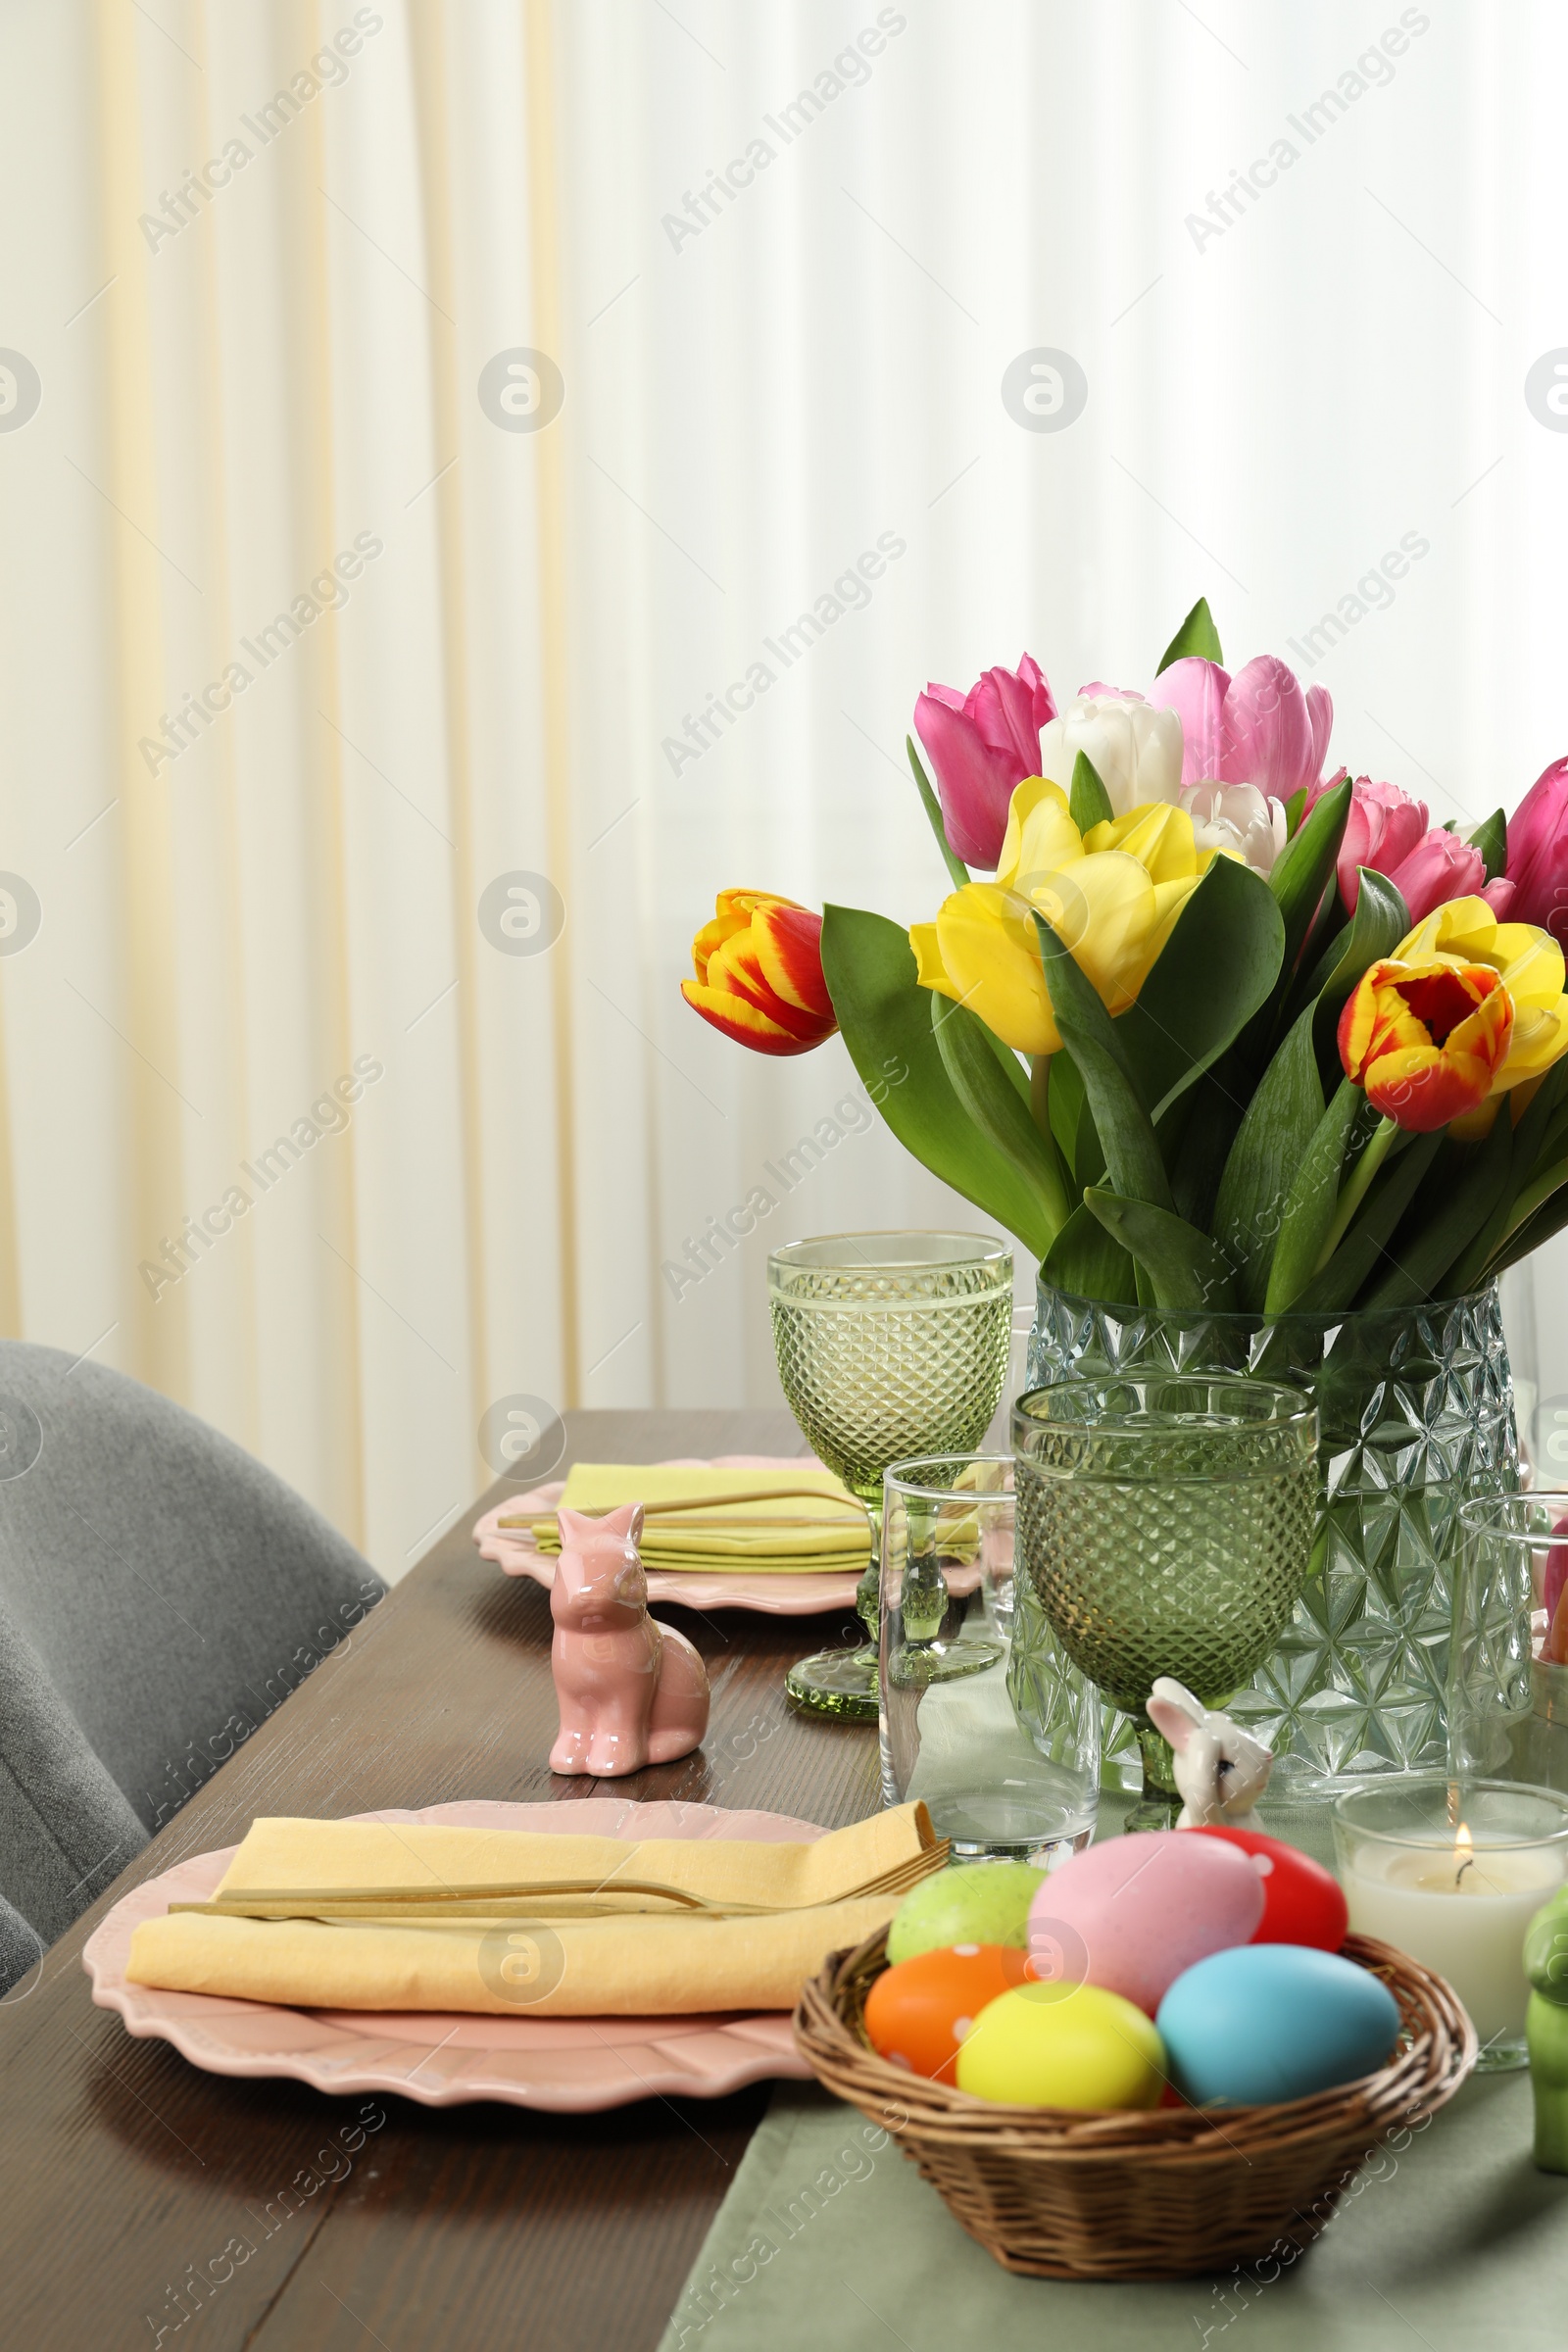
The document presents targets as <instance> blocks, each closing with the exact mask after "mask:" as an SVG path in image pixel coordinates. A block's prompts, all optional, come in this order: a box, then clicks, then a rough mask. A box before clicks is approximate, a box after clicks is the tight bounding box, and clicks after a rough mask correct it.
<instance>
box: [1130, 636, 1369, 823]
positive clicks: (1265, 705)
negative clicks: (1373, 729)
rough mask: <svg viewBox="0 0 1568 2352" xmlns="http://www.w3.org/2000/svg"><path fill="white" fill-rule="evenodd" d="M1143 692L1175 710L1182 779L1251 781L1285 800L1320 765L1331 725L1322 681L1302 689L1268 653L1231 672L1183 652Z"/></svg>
mask: <svg viewBox="0 0 1568 2352" xmlns="http://www.w3.org/2000/svg"><path fill="white" fill-rule="evenodd" d="M1149 699H1150V701H1151V702H1152V703H1154V704H1157V705H1158V707H1159V708H1160V709H1161V710H1165V711H1179V712H1180V713H1181V722H1182V746H1183V749H1182V782H1183V783H1184V784H1201V783H1205V782H1209V781H1212V782H1214V783H1217V784H1255V785H1256V786H1257V788H1258V790H1259V791H1260V792H1266V793H1267V794H1268V795H1269V796H1270V798H1271V799H1273V800H1276V801H1288V800H1289V799H1290V798H1291V796H1292V794H1293V793H1297V792H1299V791H1300V789H1301V787H1302V786H1303V785H1311V784H1315V783H1316V782H1317V779H1318V777H1319V776H1320V775H1321V774H1322V772H1323V760H1324V758H1325V755H1326V754H1327V752H1328V748H1329V733H1330V730H1331V729H1332V727H1333V725H1334V705H1333V703H1332V701H1331V700H1330V698H1329V691H1328V688H1327V687H1326V686H1309V687H1308V688H1307V689H1306V691H1305V692H1304V693H1303V692H1302V690H1301V686H1300V683H1299V680H1298V678H1297V676H1296V674H1295V672H1294V671H1293V670H1290V669H1288V668H1287V667H1286V665H1285V663H1284V662H1281V661H1279V660H1277V659H1276V657H1275V656H1274V655H1273V654H1259V655H1258V656H1257V658H1256V659H1255V660H1254V661H1251V662H1248V664H1247V666H1246V668H1245V669H1240V670H1238V671H1237V673H1236V675H1235V677H1234V678H1233V677H1232V676H1231V675H1230V673H1229V671H1228V670H1223V669H1221V667H1220V666H1219V663H1218V662H1205V661H1204V660H1203V658H1202V656H1201V654H1187V655H1184V656H1183V658H1182V660H1181V661H1179V662H1172V663H1171V665H1170V667H1169V669H1162V670H1161V671H1160V673H1159V676H1158V677H1157V678H1156V679H1155V680H1154V683H1153V685H1152V687H1151V688H1150V690H1149Z"/></svg>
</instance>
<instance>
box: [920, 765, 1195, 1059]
mask: <svg viewBox="0 0 1568 2352" xmlns="http://www.w3.org/2000/svg"><path fill="white" fill-rule="evenodd" d="M1226 854H1227V853H1225V852H1222V851H1215V850H1200V849H1199V848H1198V846H1197V843H1196V841H1195V840H1194V837H1193V820H1192V818H1191V817H1190V816H1189V815H1188V813H1187V811H1186V810H1185V809H1175V808H1167V807H1164V806H1163V805H1155V806H1151V807H1147V808H1142V809H1132V810H1131V811H1130V812H1129V814H1127V815H1126V816H1118V817H1113V818H1111V819H1110V820H1109V821H1108V822H1107V823H1104V824H1101V825H1092V826H1091V827H1090V829H1089V831H1088V832H1087V833H1085V834H1081V833H1080V832H1079V830H1078V828H1077V826H1076V825H1075V824H1074V823H1073V821H1072V817H1071V815H1070V814H1069V812H1068V808H1067V796H1066V794H1065V793H1064V792H1063V791H1062V789H1061V787H1060V785H1059V784H1052V783H1049V782H1048V781H1047V780H1046V779H1045V778H1044V777H1043V776H1026V777H1025V778H1024V780H1023V782H1022V783H1021V784H1019V785H1017V786H1016V787H1015V788H1014V791H1013V795H1012V801H1011V805H1010V807H1009V809H1008V811H1007V831H1006V837H1005V840H1004V842H1003V845H1002V857H1001V859H1000V861H999V863H998V866H997V878H996V880H995V882H967V883H965V884H964V885H963V887H962V888H961V889H959V890H956V891H955V892H954V893H953V896H952V897H951V898H949V899H946V900H944V902H943V904H942V906H941V907H939V908H938V910H937V919H936V921H935V922H934V923H916V924H915V925H914V927H913V928H912V930H911V931H910V933H909V944H910V946H911V947H912V948H913V950H914V956H915V964H916V967H917V974H918V978H919V982H920V985H921V987H922V988H929V989H934V990H935V991H936V992H937V993H938V994H939V995H941V996H944V997H952V998H954V999H956V1001H957V1002H958V1003H959V1004H961V1005H968V1006H969V1007H970V1009H971V1010H972V1011H974V1012H977V1013H978V1014H979V1015H980V1018H981V1019H982V1020H983V1021H984V1022H985V1023H986V1025H987V1026H988V1027H989V1028H990V1029H992V1030H994V1031H995V1032H996V1034H997V1036H998V1037H1000V1038H1001V1039H1002V1040H1003V1042H1004V1044H1005V1045H1009V1046H1011V1047H1012V1048H1013V1049H1014V1050H1015V1051H1016V1052H1017V1053H1020V1054H1054V1053H1055V1052H1056V1051H1057V1050H1058V1048H1059V1047H1060V1045H1061V1036H1060V1033H1059V1031H1058V1030H1057V1028H1056V1023H1055V1020H1054V1015H1053V1013H1052V1009H1051V997H1050V994H1049V992H1048V990H1047V987H1046V975H1045V969H1044V966H1043V965H1042V963H1041V959H1040V941H1039V934H1038V932H1037V931H1036V929H1035V926H1034V916H1035V915H1036V914H1043V915H1044V916H1045V918H1046V920H1047V922H1049V923H1050V925H1051V926H1052V929H1053V930H1054V932H1055V933H1056V935H1057V937H1058V938H1059V939H1061V940H1062V941H1064V943H1065V944H1066V946H1067V947H1068V948H1069V949H1070V950H1071V952H1072V956H1073V959H1074V961H1075V962H1076V963H1077V964H1078V966H1079V968H1080V969H1081V970H1082V971H1083V972H1084V973H1085V974H1086V975H1087V977H1088V978H1089V979H1090V980H1092V981H1093V982H1094V985H1095V987H1096V988H1097V989H1098V991H1099V992H1100V995H1101V998H1102V999H1103V1003H1104V1005H1105V1007H1106V1009H1107V1010H1108V1011H1109V1012H1111V1013H1113V1014H1114V1013H1118V1012H1125V1011H1126V1009H1127V1007H1128V1005H1131V1004H1133V1003H1134V1002H1135V1000H1136V998H1137V995H1138V992H1139V990H1140V989H1141V988H1142V987H1143V985H1144V982H1145V980H1146V979H1147V978H1148V977H1149V973H1150V970H1151V968H1152V964H1153V962H1154V959H1155V957H1156V956H1158V954H1159V952H1160V950H1161V948H1162V947H1163V946H1164V945H1165V942H1166V940H1167V939H1168V938H1169V937H1170V935H1171V932H1172V930H1173V929H1174V928H1175V924H1176V918H1177V916H1178V915H1179V914H1180V913H1181V910H1182V908H1183V907H1185V906H1186V904H1187V902H1188V900H1189V899H1190V898H1191V897H1192V895H1193V892H1194V891H1195V890H1196V889H1197V888H1198V885H1199V882H1200V881H1201V878H1202V876H1203V875H1204V873H1206V872H1207V870H1208V867H1209V865H1210V864H1211V863H1212V861H1213V859H1214V858H1216V857H1219V856H1224V855H1226Z"/></svg>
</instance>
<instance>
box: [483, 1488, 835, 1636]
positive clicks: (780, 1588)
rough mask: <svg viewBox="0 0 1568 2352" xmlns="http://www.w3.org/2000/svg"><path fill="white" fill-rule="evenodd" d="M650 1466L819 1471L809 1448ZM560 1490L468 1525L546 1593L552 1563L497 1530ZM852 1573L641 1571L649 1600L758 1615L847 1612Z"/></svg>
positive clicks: (518, 1498)
mask: <svg viewBox="0 0 1568 2352" xmlns="http://www.w3.org/2000/svg"><path fill="white" fill-rule="evenodd" d="M649 1466H650V1468H652V1469H657V1470H820V1469H821V1468H822V1467H823V1465H822V1464H821V1463H820V1462H819V1461H818V1460H817V1459H816V1457H815V1455H814V1454H809V1453H717V1454H712V1455H711V1456H708V1457H703V1456H699V1455H697V1454H677V1455H675V1456H674V1457H673V1458H672V1459H671V1460H669V1461H667V1462H655V1463H651V1464H650V1465H649ZM564 1492H565V1481H564V1479H559V1478H556V1479H552V1480H551V1481H550V1482H549V1484H548V1485H546V1486H542V1487H534V1488H532V1489H530V1491H529V1492H528V1493H527V1494H526V1495H514V1496H513V1498H512V1500H511V1501H510V1502H498V1503H497V1504H496V1506H495V1508H494V1509H493V1510H489V1511H486V1512H485V1513H484V1515H483V1517H482V1518H480V1519H479V1520H477V1521H476V1522H475V1524H474V1530H473V1540H474V1542H475V1544H478V1546H479V1557H480V1558H481V1559H484V1560H494V1561H495V1562H496V1564H497V1565H498V1566H499V1567H500V1568H501V1569H503V1570H504V1572H505V1573H506V1574H507V1575H508V1576H531V1577H532V1578H533V1581H534V1583H535V1584H536V1585H543V1587H544V1589H545V1591H546V1592H547V1593H548V1592H549V1590H550V1588H551V1586H552V1585H553V1584H554V1583H555V1581H556V1568H555V1562H554V1560H552V1559H549V1558H547V1557H546V1555H545V1554H544V1553H543V1552H541V1551H538V1550H536V1549H535V1547H534V1545H533V1544H532V1542H531V1541H526V1540H522V1539H519V1538H518V1537H516V1536H514V1535H513V1534H511V1533H510V1531H508V1532H503V1530H502V1528H501V1525H500V1521H501V1517H502V1514H503V1512H505V1513H507V1514H508V1515H509V1516H510V1514H511V1513H513V1512H514V1511H540V1512H543V1511H550V1510H554V1508H555V1506H556V1504H557V1503H558V1502H559V1501H560V1500H561V1497H562V1495H563V1494H564ZM859 1581H860V1580H859V1577H858V1575H851V1574H849V1573H848V1572H846V1573H845V1574H844V1575H842V1576H747V1575H745V1574H744V1573H740V1574H735V1575H728V1576H726V1575H721V1574H718V1573H716V1572H715V1573H714V1574H713V1575H708V1574H706V1573H705V1574H702V1575H693V1576H669V1575H666V1574H665V1573H664V1571H663V1570H662V1569H658V1568H650V1570H649V1571H648V1597H649V1599H650V1600H672V1601H675V1602H676V1603H677V1604H678V1605H679V1606H680V1607H681V1608H685V1609H750V1610H752V1611H754V1612H755V1613H756V1614H757V1615H759V1616H762V1617H818V1616H821V1615H822V1614H823V1613H824V1612H825V1611H828V1610H837V1609H853V1608H854V1606H855V1594H856V1590H857V1587H858V1584H859Z"/></svg>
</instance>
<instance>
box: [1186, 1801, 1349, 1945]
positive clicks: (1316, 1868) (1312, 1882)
mask: <svg viewBox="0 0 1568 2352" xmlns="http://www.w3.org/2000/svg"><path fill="white" fill-rule="evenodd" d="M1186 1834H1187V1835H1190V1836H1196V1837H1199V1838H1224V1839H1225V1841H1226V1843H1227V1844H1229V1845H1239V1846H1240V1847H1241V1849H1242V1851H1243V1853H1244V1854H1250V1855H1251V1857H1252V1866H1253V1868H1254V1869H1255V1870H1256V1872H1257V1874H1258V1876H1259V1878H1260V1879H1261V1880H1262V1882H1263V1916H1262V1918H1261V1920H1259V1922H1258V1924H1257V1926H1256V1928H1255V1929H1254V1930H1253V1932H1252V1937H1251V1940H1252V1941H1253V1943H1310V1944H1315V1945H1316V1947H1317V1949H1318V1950H1319V1951H1320V1952H1337V1951H1338V1950H1339V1948H1340V1946H1341V1944H1342V1943H1343V1942H1344V1941H1345V1932H1346V1929H1347V1928H1348V1925H1349V1912H1348V1908H1347V1905H1346V1900H1345V1889H1344V1888H1343V1887H1341V1885H1340V1883H1339V1881H1338V1879H1336V1878H1335V1877H1334V1875H1333V1874H1332V1872H1330V1871H1327V1870H1325V1869H1324V1867H1323V1865H1322V1863H1321V1862H1314V1861H1313V1859H1312V1857H1311V1855H1310V1854H1303V1853H1302V1852H1301V1850H1300V1848H1299V1846H1295V1845H1285V1844H1283V1843H1282V1842H1281V1840H1280V1839H1279V1838H1265V1837H1264V1836H1263V1833H1262V1831H1261V1830H1235V1829H1232V1828H1231V1827H1230V1825H1229V1823H1225V1822H1214V1823H1206V1822H1205V1823H1204V1824H1203V1826H1202V1827H1201V1829H1198V1830H1195V1831H1192V1832H1189V1833H1186Z"/></svg>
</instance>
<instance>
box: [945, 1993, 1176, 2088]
mask: <svg viewBox="0 0 1568 2352" xmlns="http://www.w3.org/2000/svg"><path fill="white" fill-rule="evenodd" d="M957 2072H958V2088H959V2089H960V2090H968V2091H972V2092H973V2093H974V2095H975V2097H976V2098H980V2099H995V2100H998V2101H1000V2102H1001V2103H1002V2104H1003V2105H1005V2106H1008V2107H1155V2106H1157V2105H1158V2104H1159V2097H1160V2093H1161V2091H1162V2090H1163V2089H1164V2087H1165V2054H1164V2051H1163V2049H1162V2048H1161V2046H1160V2039H1159V2035H1158V2034H1157V2033H1156V2032H1155V2030H1154V2028H1153V2027H1152V2025H1151V2024H1150V2022H1149V2019H1148V2018H1147V2017H1146V2016H1145V2014H1144V2012H1143V2010H1142V2009H1135V2008H1134V2006H1133V2004H1132V2002H1131V2001H1124V2000H1123V1999H1122V1997H1121V1995H1120V1993H1118V1992H1105V1991H1103V1989H1102V1988H1101V1986H1099V1985H1019V1986H1018V1987H1017V1988H1016V1990H1014V1991H1011V1992H1005V1993H1003V1994H1001V1995H1000V1996H999V1998H998V1999H996V2000H994V2001H993V2002H992V2003H991V2004H990V2006H989V2007H988V2008H986V2009H983V2010H982V2011H981V2012H980V2015H979V2017H978V2018H977V2019H976V2020H975V2022H974V2026H973V2029H972V2031H971V2032H970V2033H968V2034H965V2036H964V2040H963V2046H962V2048H961V2049H960V2050H959V2052H958V2070H957Z"/></svg>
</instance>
